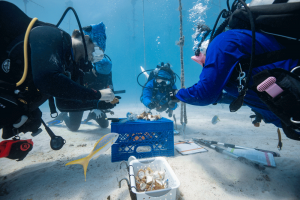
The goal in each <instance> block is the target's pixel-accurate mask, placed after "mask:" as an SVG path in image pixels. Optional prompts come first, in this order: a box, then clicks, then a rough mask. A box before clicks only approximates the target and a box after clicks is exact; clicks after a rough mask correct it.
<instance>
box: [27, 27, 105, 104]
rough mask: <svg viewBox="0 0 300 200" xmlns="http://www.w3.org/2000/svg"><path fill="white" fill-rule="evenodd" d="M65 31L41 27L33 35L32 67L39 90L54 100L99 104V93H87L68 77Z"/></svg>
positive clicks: (90, 90)
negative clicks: (65, 65)
mask: <svg viewBox="0 0 300 200" xmlns="http://www.w3.org/2000/svg"><path fill="white" fill-rule="evenodd" d="M61 33H62V32H61V31H60V30H59V29H56V28H53V27H47V26H43V27H37V28H34V29H33V30H32V31H31V32H30V36H29V39H30V42H29V44H30V48H31V66H32V75H33V81H34V84H35V86H36V87H37V88H38V89H39V91H40V92H42V93H44V94H48V95H51V96H54V97H59V98H64V99H76V100H94V99H95V100H96V99H100V98H101V93H100V92H99V91H94V90H92V89H87V88H85V87H83V86H81V85H80V84H78V83H76V82H74V81H72V80H71V79H69V78H68V77H67V76H66V75H64V69H63V64H64V62H63V55H64V52H62V51H63V41H62V36H61Z"/></svg>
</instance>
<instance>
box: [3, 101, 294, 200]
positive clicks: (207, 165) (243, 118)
mask: <svg viewBox="0 0 300 200" xmlns="http://www.w3.org/2000/svg"><path fill="white" fill-rule="evenodd" d="M45 111H46V112H44V114H43V118H44V120H45V121H49V120H50V117H49V113H47V111H48V109H45ZM128 111H132V112H135V113H140V112H142V111H143V107H142V106H141V105H140V106H138V107H136V106H135V105H133V106H131V107H130V106H128V105H126V106H118V107H116V108H115V112H116V115H115V117H124V116H125V114H126V112H128ZM179 112H180V109H177V110H176V112H175V114H176V117H177V124H178V127H179V128H180V127H181V125H179V121H180V118H179V116H180V115H179ZM187 113H188V125H187V128H186V136H185V138H186V139H191V138H192V137H198V138H204V139H207V140H216V141H220V142H227V143H232V144H236V145H240V146H245V147H254V148H255V147H258V148H261V149H266V150H271V151H278V150H277V148H276V147H277V143H278V140H277V132H276V127H275V126H273V125H269V124H268V125H267V124H265V123H262V124H261V127H259V128H256V127H254V126H253V125H252V124H251V120H250V118H249V115H250V114H252V112H251V111H250V109H249V108H247V107H243V108H242V109H241V110H240V111H238V112H237V113H230V112H229V109H228V105H223V106H222V105H217V106H207V107H195V106H187ZM86 115H87V113H85V117H86ZM214 115H218V116H219V118H220V120H221V121H220V122H218V123H217V124H216V125H212V123H211V119H212V117H213V116H214ZM164 116H165V117H166V114H164ZM51 129H52V130H53V132H54V133H55V134H56V135H60V136H62V137H63V138H65V139H66V141H67V143H66V144H65V146H64V147H63V148H62V149H61V150H59V151H53V150H51V148H50V145H49V141H50V140H49V139H50V138H49V136H48V134H47V133H46V132H45V131H43V132H42V133H41V134H39V135H38V136H36V137H34V138H33V142H34V147H33V150H32V151H31V152H30V153H29V154H28V156H27V157H26V158H25V159H24V160H23V161H21V162H16V161H14V160H9V159H6V158H2V159H0V164H1V170H0V180H1V185H0V187H2V188H6V189H7V191H8V192H9V194H8V195H5V196H0V199H9V200H13V199H33V200H34V199H101V200H102V199H103V200H105V199H107V197H108V196H110V198H111V199H116V200H117V199H121V200H125V199H126V200H127V199H130V196H129V192H128V188H127V185H126V184H125V181H124V182H123V183H122V188H121V189H119V186H118V180H120V179H122V178H124V177H127V171H126V170H125V166H123V168H122V169H121V170H120V168H119V163H111V161H110V160H111V153H110V150H109V151H107V152H106V153H105V154H103V155H101V156H100V157H99V158H98V159H96V160H92V161H91V162H90V164H89V167H88V171H87V181H86V182H84V175H83V169H82V166H81V165H72V166H65V164H66V163H67V162H69V161H72V160H75V159H78V158H82V157H84V156H86V155H87V154H88V153H90V151H91V150H92V148H93V145H94V143H95V142H96V141H97V140H99V139H100V138H101V137H102V136H103V135H105V134H107V133H109V132H110V127H109V128H107V129H101V128H100V127H99V126H98V125H97V124H96V123H95V122H93V123H92V124H91V125H81V127H80V129H79V131H78V132H70V131H69V130H68V129H67V128H66V126H65V124H61V125H59V126H55V127H53V126H52V127H51ZM282 137H283V150H282V151H280V154H281V157H279V158H275V161H276V165H277V167H276V168H267V169H266V170H265V171H264V172H260V171H258V170H257V169H254V168H253V167H251V166H248V165H245V164H243V163H239V162H238V161H235V160H232V159H229V158H228V157H226V156H224V155H223V154H220V153H217V152H215V151H214V150H211V149H209V152H207V153H201V154H194V155H188V156H182V155H180V154H178V153H177V152H175V156H174V157H168V158H167V160H168V162H169V164H170V165H171V167H172V168H173V170H174V172H175V174H176V175H177V177H178V178H179V180H180V183H181V185H180V187H179V190H178V192H177V193H178V199H186V200H198V199H199V200H200V199H201V200H205V199H222V200H226V199H239V200H240V199H272V200H273V199H300V190H299V188H300V158H299V151H300V147H299V142H297V141H293V140H290V139H288V138H286V137H285V135H284V134H282ZM29 138H31V135H30V134H26V135H23V134H22V135H21V139H29ZM180 139H183V135H182V134H181V135H179V136H175V138H174V140H175V142H176V141H178V140H180ZM82 144H86V146H85V147H81V146H78V145H82Z"/></svg>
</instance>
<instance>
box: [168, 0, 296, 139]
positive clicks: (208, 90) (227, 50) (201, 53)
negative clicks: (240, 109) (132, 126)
mask: <svg viewBox="0 0 300 200" xmlns="http://www.w3.org/2000/svg"><path fill="white" fill-rule="evenodd" d="M294 5H296V4H294ZM268 6H271V5H268ZM272 6H273V7H272V9H276V8H277V7H278V9H280V5H272ZM284 6H292V5H288V4H285V5H284ZM297 6H299V4H298V5H297ZM267 8H268V7H266V9H267ZM254 9H255V8H254ZM237 12H244V13H246V11H245V9H241V10H238V11H237ZM237 14H239V13H237ZM229 24H230V22H229ZM244 26H245V25H244ZM199 29H203V27H202V26H200V27H198V31H199V33H202V34H199V35H198V38H197V40H198V41H199V43H198V44H199V45H198V48H197V49H196V52H195V54H196V56H195V57H196V58H195V57H194V56H193V57H192V59H193V60H195V61H196V62H197V63H199V64H201V65H202V66H203V70H202V72H201V74H200V77H199V78H200V80H199V81H198V82H197V83H195V84H194V85H193V86H191V87H188V88H182V89H180V90H178V91H175V92H174V93H173V95H175V96H176V98H177V99H178V100H180V101H182V102H185V103H188V104H191V105H196V106H206V105H209V104H214V103H217V102H218V101H219V100H220V98H221V97H222V91H225V92H227V94H228V95H230V96H232V97H235V98H237V97H239V94H240V93H239V90H241V89H243V87H245V79H244V78H245V75H247V73H249V71H248V70H247V69H245V68H244V67H242V65H241V64H240V63H243V60H247V59H248V60H250V56H251V48H252V32H251V30H246V29H232V30H228V31H226V32H223V33H220V34H219V35H217V36H215V37H214V38H213V40H212V41H211V42H210V43H209V46H208V47H207V46H206V47H204V48H203V47H201V45H202V44H205V43H207V44H208V38H209V37H207V36H208V35H210V34H209V33H208V34H207V32H209V31H210V30H207V29H203V30H202V31H201V30H199ZM204 36H206V37H207V38H203V37H204ZM279 41H281V40H279V39H278V38H275V37H274V36H272V35H270V34H265V33H263V32H260V31H255V55H264V54H267V53H270V52H275V51H277V52H279V51H280V50H285V49H288V46H284V45H283V43H282V42H279ZM206 48H207V50H206ZM295 51H296V50H295ZM279 56H280V55H279ZM288 56H289V55H287V57H286V58H289V57H288ZM290 57H292V56H290ZM286 58H285V59H281V60H278V61H276V62H271V63H268V64H264V65H258V66H255V67H254V68H253V70H252V76H251V77H249V78H250V79H249V85H250V86H251V85H253V84H254V82H255V81H256V80H257V79H258V78H256V79H254V78H253V77H255V75H259V74H261V73H263V72H265V71H264V70H269V71H272V70H273V69H281V70H284V71H287V72H288V73H290V71H291V70H292V69H294V68H295V67H296V66H297V65H299V59H295V57H292V58H291V59H286ZM298 58H299V57H298ZM275 59H276V58H275ZM296 78H297V77H296ZM278 84H279V83H278ZM250 86H249V87H248V90H247V93H246V95H244V101H243V102H244V104H246V105H247V106H249V107H250V108H251V109H252V110H253V111H254V112H255V113H257V114H259V115H260V117H261V118H262V119H263V120H264V122H266V123H272V124H274V125H275V126H276V127H279V128H283V130H284V132H285V134H286V135H287V137H289V138H292V139H296V140H300V132H299V129H293V131H291V129H289V130H288V129H287V125H286V123H283V122H282V118H279V117H278V116H279V114H276V115H275V114H274V112H276V109H273V110H272V111H273V112H272V111H271V110H270V108H271V107H270V106H269V105H267V104H266V102H268V101H264V102H263V101H262V100H261V98H260V96H259V95H260V93H261V92H258V91H257V89H256V87H255V88H253V87H250ZM281 87H283V86H281ZM265 95H267V96H268V97H266V98H268V99H267V100H269V101H270V100H272V101H273V98H271V97H270V96H269V95H268V94H267V93H265ZM295 108H296V107H295ZM230 111H232V110H230ZM277 113H278V112H277ZM280 117H281V116H280ZM298 121H299V120H298Z"/></svg>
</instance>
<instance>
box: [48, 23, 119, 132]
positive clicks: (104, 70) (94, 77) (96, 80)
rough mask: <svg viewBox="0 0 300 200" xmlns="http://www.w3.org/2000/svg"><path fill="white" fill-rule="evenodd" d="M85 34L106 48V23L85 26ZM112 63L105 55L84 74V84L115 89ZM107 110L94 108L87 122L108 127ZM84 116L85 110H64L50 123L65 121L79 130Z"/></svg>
mask: <svg viewBox="0 0 300 200" xmlns="http://www.w3.org/2000/svg"><path fill="white" fill-rule="evenodd" d="M83 31H84V33H85V35H88V36H89V37H90V38H91V39H92V42H93V43H94V44H95V45H97V46H98V47H99V49H100V50H101V51H103V52H104V51H105V49H106V34H105V25H104V24H103V22H100V23H99V24H95V25H90V26H86V27H83ZM111 70H112V63H111V60H110V58H109V57H108V56H106V55H105V58H103V59H102V60H100V61H99V62H95V63H93V68H92V69H91V70H90V71H88V72H86V73H85V74H84V76H83V84H84V86H85V87H86V88H90V89H94V90H101V89H105V88H110V89H112V90H113V83H112V71H111ZM107 112H111V111H110V110H109V109H107V110H99V109H93V110H92V111H90V113H89V115H88V117H87V119H86V120H85V123H86V122H88V121H89V120H91V119H94V120H95V121H96V122H97V123H98V124H99V125H100V126H101V127H102V128H107V127H108V125H109V122H108V120H106V119H105V118H106V114H105V113H107ZM82 116H83V111H79V112H69V116H68V113H67V112H62V113H60V114H59V116H58V117H56V118H55V119H54V120H51V121H50V122H48V124H49V125H55V124H58V123H61V122H63V121H65V123H66V126H67V127H68V128H69V129H70V130H71V131H77V130H78V129H79V127H80V124H81V120H82Z"/></svg>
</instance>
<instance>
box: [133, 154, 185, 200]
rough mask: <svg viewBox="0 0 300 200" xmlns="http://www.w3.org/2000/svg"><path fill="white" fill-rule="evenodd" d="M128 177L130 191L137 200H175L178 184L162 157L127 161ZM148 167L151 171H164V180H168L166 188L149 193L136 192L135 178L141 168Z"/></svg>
mask: <svg viewBox="0 0 300 200" xmlns="http://www.w3.org/2000/svg"><path fill="white" fill-rule="evenodd" d="M128 162H129V177H130V187H131V191H132V192H133V193H135V194H136V197H137V200H146V199H147V200H149V199H151V200H176V190H177V188H178V187H179V186H180V182H179V180H178V178H177V176H176V175H175V173H174V171H173V170H172V168H171V166H170V165H169V163H168V162H167V160H166V159H165V158H163V157H156V158H146V159H139V160H138V159H133V160H132V159H129V161H128ZM146 167H150V168H151V169H153V170H159V171H165V179H168V185H169V186H168V188H167V189H162V190H156V191H149V192H137V191H136V185H135V176H136V175H137V172H138V171H139V169H141V168H143V169H144V168H146Z"/></svg>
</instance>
